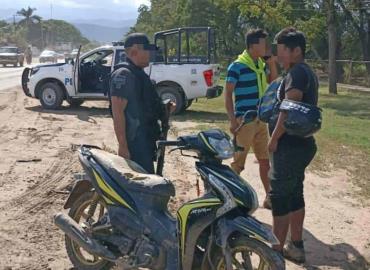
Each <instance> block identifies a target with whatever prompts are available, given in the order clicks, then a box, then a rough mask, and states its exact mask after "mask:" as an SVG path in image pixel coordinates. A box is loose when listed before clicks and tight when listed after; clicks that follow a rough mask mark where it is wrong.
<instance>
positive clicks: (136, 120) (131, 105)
mask: <svg viewBox="0 0 370 270" xmlns="http://www.w3.org/2000/svg"><path fill="white" fill-rule="evenodd" d="M110 96H116V97H121V98H124V99H126V100H127V101H128V103H127V107H126V109H125V111H124V112H122V113H124V114H125V119H126V127H125V130H126V139H127V145H128V150H129V152H130V156H131V160H133V161H135V162H136V163H138V164H139V165H140V166H142V167H143V168H144V169H145V170H146V171H147V172H148V173H154V165H153V161H154V158H155V152H156V141H157V140H158V139H159V136H160V125H159V123H158V120H161V119H163V117H164V109H163V105H162V102H161V99H160V98H159V96H158V94H157V92H156V90H155V88H154V85H153V84H152V82H151V80H150V77H149V76H148V75H147V74H146V73H145V72H144V70H143V69H142V68H140V67H138V66H136V65H135V64H134V63H133V62H132V61H130V59H128V58H127V63H125V64H123V65H122V67H121V68H119V69H117V70H116V71H114V72H113V74H112V77H111V84H110Z"/></svg>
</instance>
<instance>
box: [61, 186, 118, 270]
mask: <svg viewBox="0 0 370 270" xmlns="http://www.w3.org/2000/svg"><path fill="white" fill-rule="evenodd" d="M94 194H95V193H94V192H88V193H84V194H82V195H81V196H80V198H78V199H77V200H76V202H75V203H74V204H73V205H72V207H71V209H70V210H69V212H68V215H69V216H70V217H71V218H72V219H74V220H75V221H76V222H77V223H78V224H80V225H81V224H82V223H83V222H86V217H87V213H88V211H89V207H91V206H92V205H93V203H94V200H95V198H96V196H94ZM95 202H96V201H95ZM105 209H106V208H105V207H104V204H103V203H102V201H99V200H98V202H97V207H96V209H95V211H94V214H93V216H92V218H93V219H94V221H95V222H97V221H98V220H99V219H100V218H101V217H102V216H103V214H104V211H106V210H105ZM65 246H66V250H67V254H68V257H69V259H70V260H71V262H72V264H73V266H74V267H75V268H77V269H81V270H107V269H111V268H112V267H113V266H114V263H112V262H110V261H107V260H104V259H103V258H100V257H98V256H96V255H93V254H90V253H88V252H87V251H85V250H84V249H83V248H81V247H80V246H79V245H78V244H77V243H76V242H74V241H72V240H71V238H69V237H68V236H67V235H66V236H65Z"/></svg>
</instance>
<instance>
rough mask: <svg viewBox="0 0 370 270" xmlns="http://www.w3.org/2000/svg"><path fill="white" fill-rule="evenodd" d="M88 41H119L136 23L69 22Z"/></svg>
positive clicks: (129, 20) (124, 21) (117, 21)
mask: <svg viewBox="0 0 370 270" xmlns="http://www.w3.org/2000/svg"><path fill="white" fill-rule="evenodd" d="M70 22H71V23H72V24H73V25H74V26H76V27H77V28H78V29H79V30H80V31H81V33H82V35H83V36H84V37H86V38H88V39H89V40H95V41H98V42H101V43H105V42H111V41H118V40H121V39H122V38H123V37H124V35H125V34H126V33H127V32H128V31H129V30H130V27H131V26H133V25H134V24H135V22H136V20H135V19H127V20H109V19H95V20H73V21H70Z"/></svg>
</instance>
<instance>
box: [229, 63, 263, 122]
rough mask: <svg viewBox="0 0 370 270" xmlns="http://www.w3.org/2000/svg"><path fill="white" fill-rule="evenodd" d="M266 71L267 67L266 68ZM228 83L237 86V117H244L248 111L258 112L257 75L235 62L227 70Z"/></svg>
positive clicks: (235, 96)
mask: <svg viewBox="0 0 370 270" xmlns="http://www.w3.org/2000/svg"><path fill="white" fill-rule="evenodd" d="M265 70H266V67H265ZM226 82H228V83H233V84H235V89H234V100H235V108H234V110H235V116H236V117H239V116H243V115H244V113H245V112H246V111H248V110H257V103H258V82H257V74H256V73H255V72H254V71H253V70H251V69H250V68H249V67H248V66H246V65H245V64H242V63H239V62H234V63H231V64H230V66H229V67H228V69H227V77H226Z"/></svg>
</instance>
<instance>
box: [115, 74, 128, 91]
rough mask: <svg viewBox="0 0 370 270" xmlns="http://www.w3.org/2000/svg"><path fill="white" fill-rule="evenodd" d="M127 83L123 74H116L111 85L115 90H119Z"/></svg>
mask: <svg viewBox="0 0 370 270" xmlns="http://www.w3.org/2000/svg"><path fill="white" fill-rule="evenodd" d="M126 83H127V77H126V75H123V74H118V75H117V76H115V77H114V78H113V80H112V84H113V86H114V87H115V88H118V89H121V88H122V87H123V86H125V85H126Z"/></svg>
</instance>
